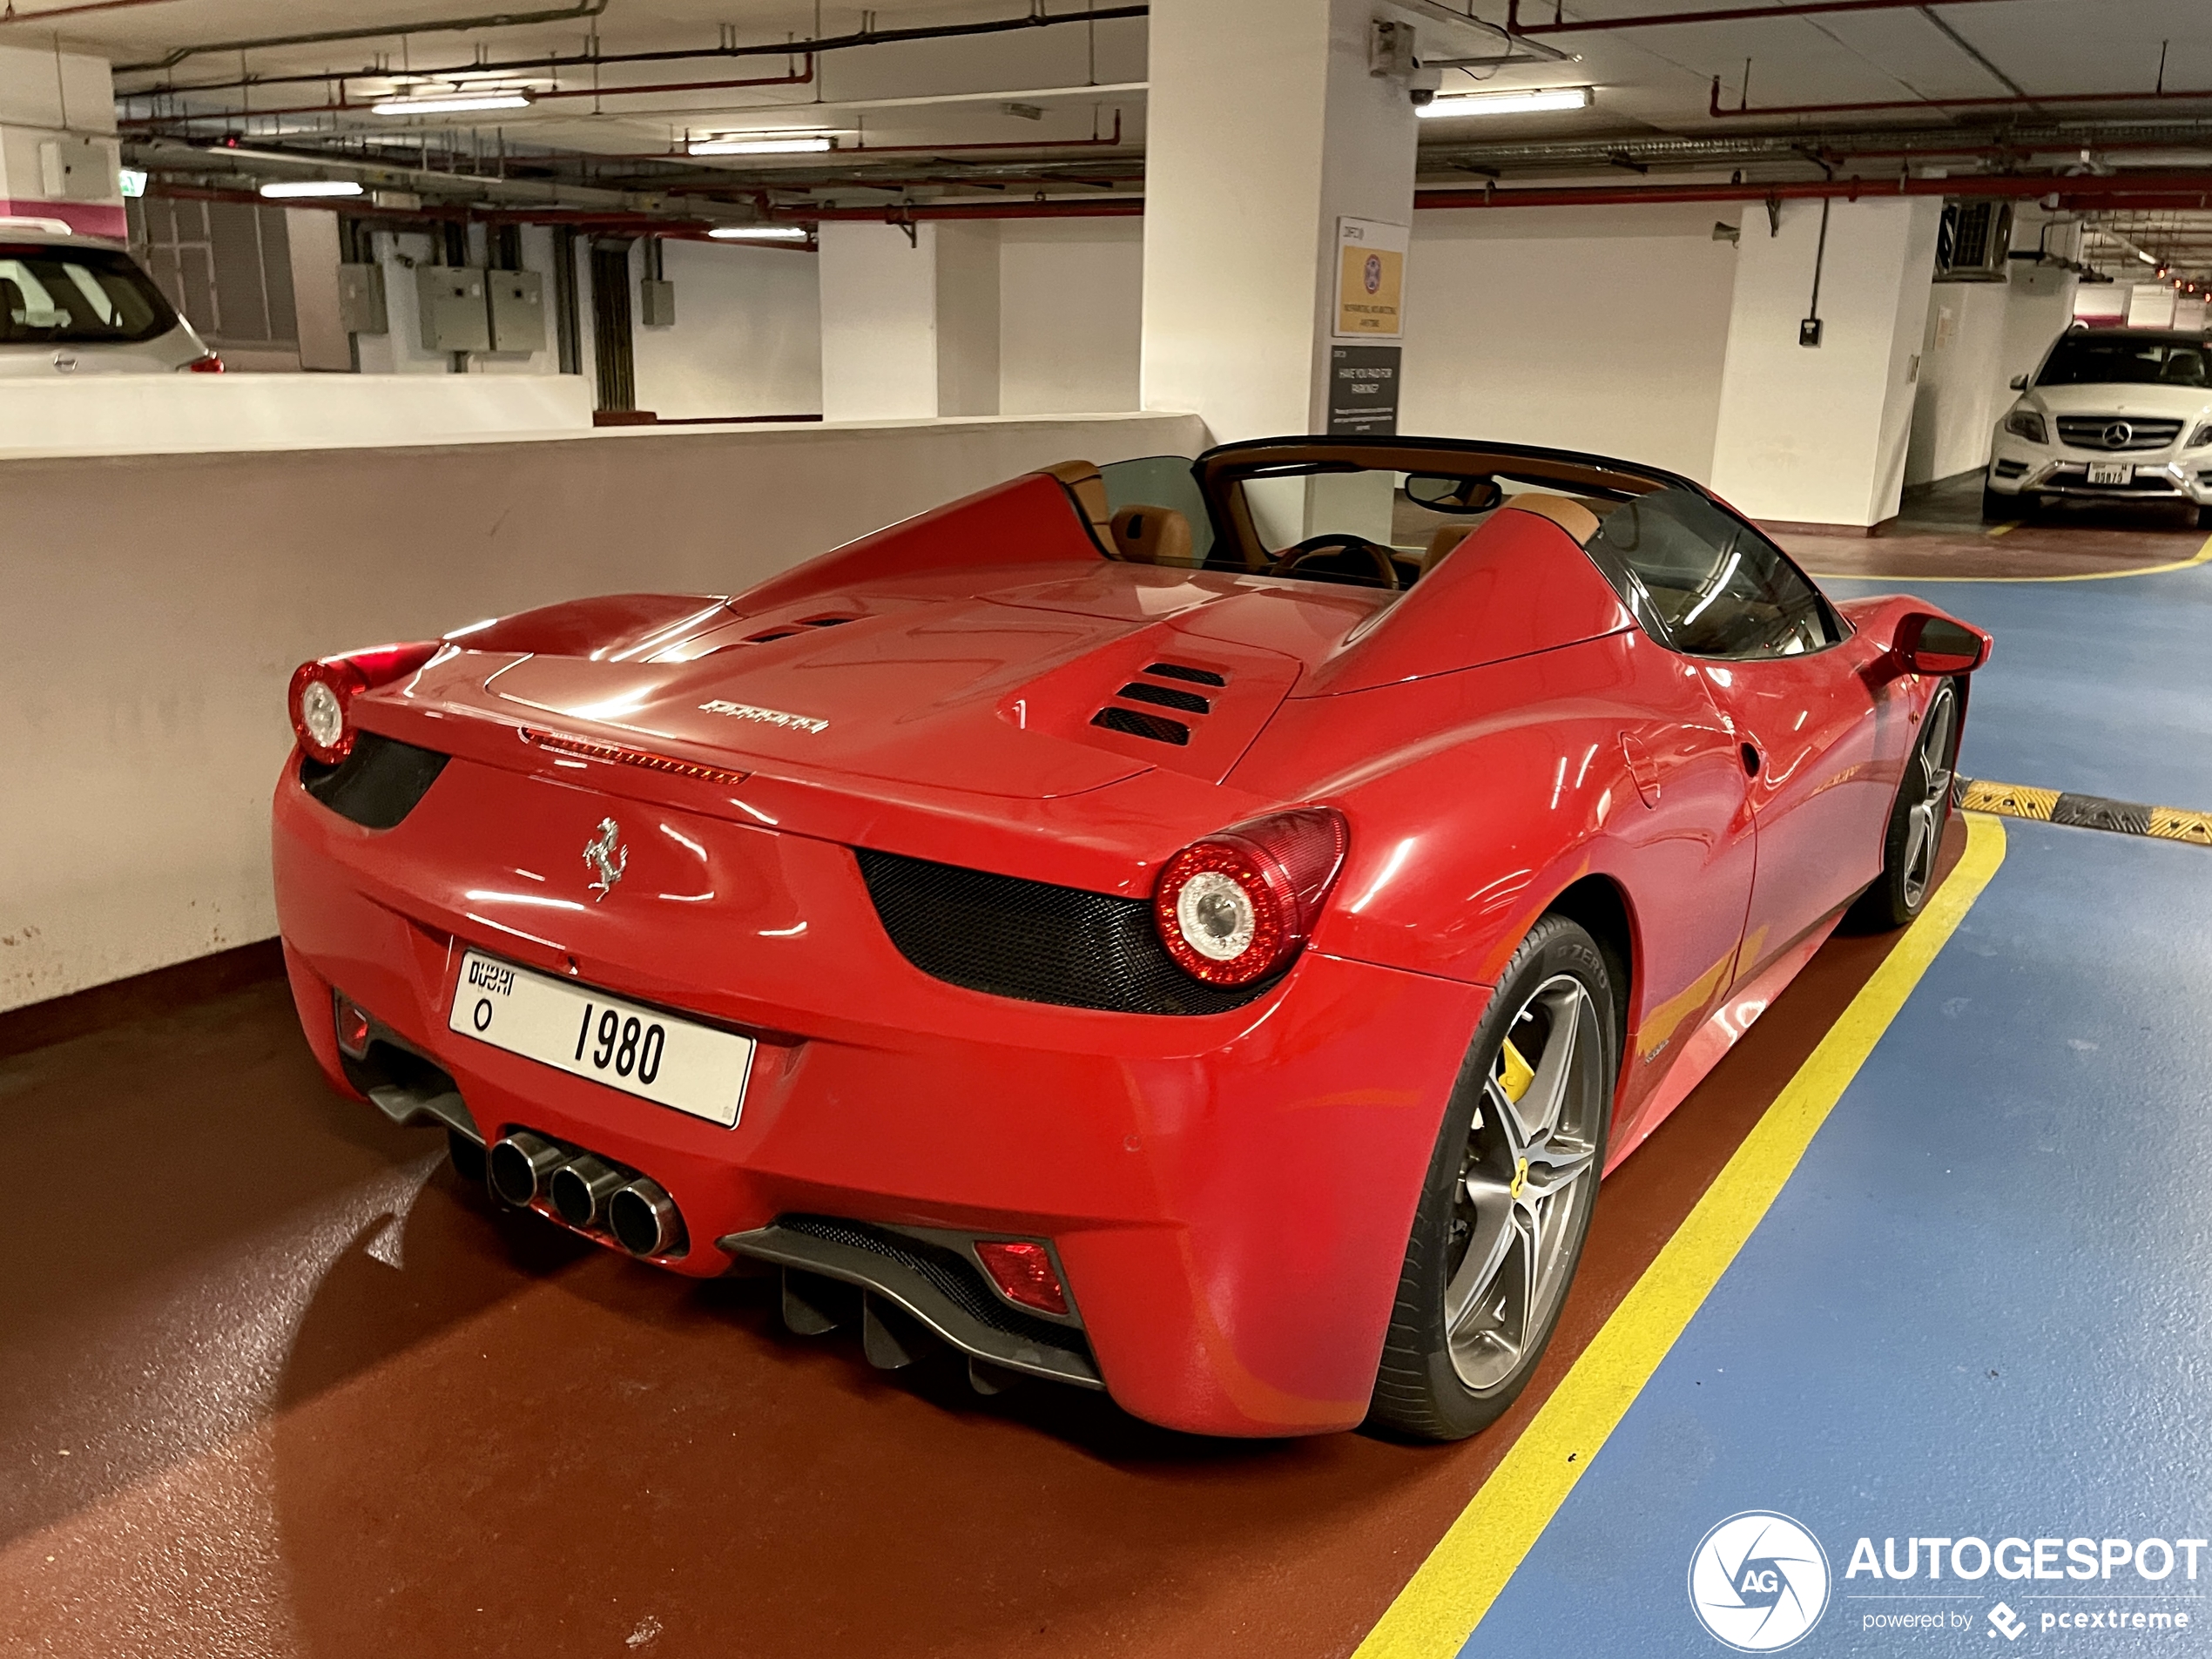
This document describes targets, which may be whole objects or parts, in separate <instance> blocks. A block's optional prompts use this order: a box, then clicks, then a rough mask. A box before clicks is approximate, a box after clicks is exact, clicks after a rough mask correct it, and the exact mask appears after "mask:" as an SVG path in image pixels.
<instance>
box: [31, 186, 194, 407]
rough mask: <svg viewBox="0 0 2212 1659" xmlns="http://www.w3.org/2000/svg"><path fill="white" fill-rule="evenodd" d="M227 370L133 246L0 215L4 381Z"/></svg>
mask: <svg viewBox="0 0 2212 1659" xmlns="http://www.w3.org/2000/svg"><path fill="white" fill-rule="evenodd" d="M222 368H223V360H222V359H221V358H220V357H219V356H218V355H216V354H215V353H214V352H212V351H211V350H209V349H208V347H207V342H206V341H204V340H202V339H201V338H200V337H199V335H198V334H195V333H193V332H192V325H191V324H190V323H188V322H186V321H185V320H184V319H183V318H182V317H180V316H179V315H178V314H177V313H176V310H175V308H174V307H172V306H171V305H170V303H169V302H168V300H165V299H164V298H162V295H161V290H160V289H158V288H157V287H154V286H153V281H152V278H150V277H148V276H147V275H146V273H145V272H144V271H142V270H140V269H139V268H138V261H136V260H133V259H132V257H131V255H130V254H129V253H126V252H125V250H124V249H122V248H120V247H118V246H116V245H115V244H114V243H112V242H109V241H105V240H103V239H100V238H98V237H94V236H79V235H78V234H76V233H74V232H72V231H71V229H70V227H69V226H68V225H67V224H66V223H65V222H64V221H63V220H61V219H0V378H4V379H9V380H20V379H22V378H24V376H27V375H34V374H36V375H54V374H172V373H175V372H177V371H179V370H190V371H192V372H193V373H196V374H219V373H221V372H222Z"/></svg>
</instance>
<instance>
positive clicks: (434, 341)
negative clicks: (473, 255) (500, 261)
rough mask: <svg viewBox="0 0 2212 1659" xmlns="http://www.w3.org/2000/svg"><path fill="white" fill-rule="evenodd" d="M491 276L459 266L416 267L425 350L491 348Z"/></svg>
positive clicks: (416, 284)
mask: <svg viewBox="0 0 2212 1659" xmlns="http://www.w3.org/2000/svg"><path fill="white" fill-rule="evenodd" d="M487 274H488V273H485V272H482V271H476V270H471V269H469V267H467V266H458V265H418V266H415V297H416V299H417V300H419V301H420V302H421V309H422V348H423V350H425V351H489V350H490V349H491V307H489V305H487V304H486V303H485V300H484V278H485V276H486V275H487Z"/></svg>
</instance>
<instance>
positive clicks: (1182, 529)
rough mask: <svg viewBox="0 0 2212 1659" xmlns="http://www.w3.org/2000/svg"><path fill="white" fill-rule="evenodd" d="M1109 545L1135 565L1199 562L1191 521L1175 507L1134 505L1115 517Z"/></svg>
mask: <svg viewBox="0 0 2212 1659" xmlns="http://www.w3.org/2000/svg"><path fill="white" fill-rule="evenodd" d="M1106 544H1107V545H1108V546H1109V547H1110V548H1112V549H1113V550H1114V553H1115V556H1116V557H1119V558H1123V559H1127V560H1128V561H1129V562H1130V563H1131V564H1168V565H1179V566H1181V567H1183V568H1184V569H1185V570H1188V569H1190V567H1191V566H1193V565H1195V564H1197V562H1198V561H1197V557H1196V556H1194V555H1193V553H1192V551H1191V542H1190V520H1189V519H1187V518H1185V517H1184V516H1183V515H1182V514H1181V513H1178V512H1177V511H1176V510H1175V509H1174V508H1172V507H1146V506H1140V505H1131V506H1128V507H1124V508H1123V509H1122V510H1121V511H1120V512H1118V513H1116V514H1115V515H1114V524H1113V529H1112V532H1111V533H1110V534H1109V536H1108V537H1107V542H1106Z"/></svg>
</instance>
